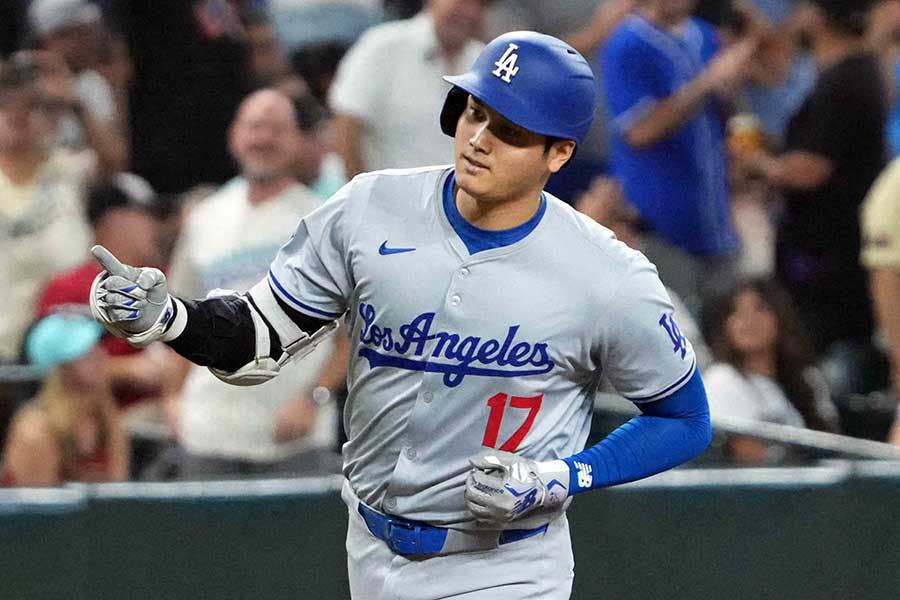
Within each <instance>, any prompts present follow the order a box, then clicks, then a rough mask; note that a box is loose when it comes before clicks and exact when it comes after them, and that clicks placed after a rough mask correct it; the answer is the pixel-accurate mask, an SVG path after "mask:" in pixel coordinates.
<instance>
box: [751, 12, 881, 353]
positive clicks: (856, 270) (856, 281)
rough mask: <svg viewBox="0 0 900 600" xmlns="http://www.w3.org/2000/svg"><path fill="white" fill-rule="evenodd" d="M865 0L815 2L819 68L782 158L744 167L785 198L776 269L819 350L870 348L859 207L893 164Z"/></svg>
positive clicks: (810, 18) (808, 17) (807, 24)
mask: <svg viewBox="0 0 900 600" xmlns="http://www.w3.org/2000/svg"><path fill="white" fill-rule="evenodd" d="M870 4H871V2H869V1H867V0H815V1H812V2H807V3H805V5H804V8H803V11H804V12H803V15H804V24H803V27H804V29H805V31H806V33H807V34H808V35H809V37H810V39H811V41H812V47H813V55H814V57H815V60H816V62H817V64H818V67H819V77H818V81H817V83H816V85H815V87H814V89H813V90H812V92H811V94H810V96H809V97H808V98H807V99H806V101H805V102H804V103H803V105H802V106H801V107H800V109H799V110H798V111H797V112H796V113H795V114H794V116H793V117H792V118H791V120H790V123H789V126H788V130H787V136H786V140H785V145H786V147H785V151H784V153H782V154H780V155H778V156H775V155H772V154H769V153H767V152H765V151H759V152H757V153H755V154H751V155H749V156H748V157H745V159H744V160H745V162H746V163H747V164H746V166H747V167H748V168H749V169H751V170H752V171H755V172H756V173H758V174H760V175H761V176H762V177H763V178H764V179H765V180H766V181H767V182H769V183H770V184H772V185H774V186H775V187H776V188H778V189H779V190H780V191H781V193H782V195H783V196H784V201H785V202H784V210H783V213H782V215H781V219H780V223H779V225H778V230H777V239H776V273H777V275H778V277H779V279H780V280H781V282H782V283H783V284H784V285H785V286H786V287H787V288H788V291H789V292H790V293H791V295H792V296H793V298H794V300H795V301H796V302H797V306H798V310H799V312H800V317H801V318H802V319H803V320H804V323H803V325H804V326H805V328H806V330H807V332H808V333H809V335H810V337H811V340H812V343H813V347H814V348H816V349H817V350H818V351H819V352H822V353H826V352H827V350H828V348H829V347H832V346H834V345H835V344H838V343H839V344H840V347H843V350H841V349H840V348H839V347H838V346H834V347H833V348H832V350H833V351H841V352H844V351H846V349H852V348H857V349H859V348H867V347H868V346H869V343H870V338H871V334H872V330H873V319H872V312H871V307H870V302H869V295H868V284H867V279H866V273H865V270H864V268H863V267H862V266H861V265H860V263H859V255H860V249H861V243H860V219H859V209H860V205H861V204H862V202H863V199H864V198H865V196H866V193H867V192H868V190H869V188H870V187H871V186H872V184H873V183H874V181H875V179H876V178H877V177H878V175H879V173H880V172H881V170H882V169H883V167H884V165H885V161H886V152H885V147H886V143H885V136H884V124H885V119H886V113H887V108H886V100H885V88H884V84H883V79H882V73H881V70H880V65H879V62H878V59H877V58H876V57H875V56H874V55H873V54H872V53H871V52H870V51H869V50H868V49H867V47H866V44H865V41H864V37H863V34H864V29H865V24H866V16H867V9H868V7H869V5H870Z"/></svg>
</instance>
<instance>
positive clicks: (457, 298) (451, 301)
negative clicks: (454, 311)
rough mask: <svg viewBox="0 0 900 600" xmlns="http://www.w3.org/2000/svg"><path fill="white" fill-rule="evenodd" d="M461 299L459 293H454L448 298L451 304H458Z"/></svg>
mask: <svg viewBox="0 0 900 600" xmlns="http://www.w3.org/2000/svg"><path fill="white" fill-rule="evenodd" d="M461 301H462V298H460V297H459V294H456V295H454V296H453V297H451V298H450V305H451V306H459V303H460V302H461Z"/></svg>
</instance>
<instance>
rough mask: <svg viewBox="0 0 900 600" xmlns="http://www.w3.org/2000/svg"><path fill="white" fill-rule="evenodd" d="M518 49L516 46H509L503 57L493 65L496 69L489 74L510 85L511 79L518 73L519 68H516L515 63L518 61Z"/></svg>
mask: <svg viewBox="0 0 900 600" xmlns="http://www.w3.org/2000/svg"><path fill="white" fill-rule="evenodd" d="M518 49H519V46H518V45H516V44H510V45H509V47H507V48H506V52H504V53H503V56H501V57H500V59H499V60H498V61H497V62H495V63H494V65H496V67H497V68H496V69H494V70H493V71H491V74H492V75H494V76H495V77H499V78H500V79H502V80H503V81H505V82H506V83H512V78H513V77H515V76H516V74H517V73H518V72H519V67H517V66H516V63H517V62H518V61H519V55H518V54H517V53H516V50H518Z"/></svg>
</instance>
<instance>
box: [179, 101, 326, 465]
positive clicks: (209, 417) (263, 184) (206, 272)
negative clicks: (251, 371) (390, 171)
mask: <svg viewBox="0 0 900 600" xmlns="http://www.w3.org/2000/svg"><path fill="white" fill-rule="evenodd" d="M299 136H300V130H299V128H298V125H297V117H296V115H295V114H294V108H293V105H292V104H291V101H290V99H289V98H287V97H286V96H284V95H283V94H281V93H279V92H276V91H274V90H262V91H259V92H255V93H254V94H252V95H250V96H249V97H248V98H247V99H246V100H245V101H244V102H243V103H242V104H241V107H240V109H239V110H238V113H237V116H236V117H235V120H234V123H233V124H232V126H231V129H230V131H229V141H230V143H229V148H230V149H231V152H232V153H233V154H234V157H235V159H236V160H237V162H238V163H239V164H240V165H241V173H242V175H241V177H239V178H236V179H234V180H233V181H231V182H229V183H228V184H226V185H225V186H224V187H222V188H221V189H220V190H219V191H218V192H216V193H215V194H213V195H212V196H210V197H209V198H207V199H206V200H204V201H201V202H200V203H199V204H197V205H196V206H195V208H194V209H193V210H192V211H191V213H190V215H189V216H188V218H187V221H186V223H185V226H184V229H183V232H182V237H181V239H180V240H179V243H178V246H177V247H176V250H175V254H174V256H173V260H172V268H171V272H170V278H169V279H170V282H171V286H172V289H173V290H176V291H177V292H178V293H179V294H180V295H181V296H182V297H188V298H190V297H194V298H198V297H203V296H205V295H206V293H207V292H208V291H210V290H214V289H232V290H244V289H249V288H250V287H251V286H252V285H253V284H255V283H256V282H257V281H259V280H260V279H262V278H263V277H264V276H265V274H266V271H267V269H268V267H269V263H270V262H271V260H272V257H273V256H275V254H276V253H277V251H278V248H279V247H280V246H281V244H282V243H283V242H284V240H285V239H287V238H289V237H290V236H291V234H292V233H293V232H294V229H295V228H296V226H297V223H298V221H299V219H300V218H301V217H302V216H304V215H305V214H307V213H309V212H310V211H312V210H313V209H315V208H316V207H318V206H319V204H320V202H319V201H318V200H317V199H316V198H315V197H314V196H313V195H312V194H311V193H310V191H309V190H308V189H307V188H306V187H305V186H304V185H302V184H300V183H298V182H297V180H296V179H295V177H294V172H293V169H294V167H295V151H296V148H297V146H298V144H299V143H300V142H299V139H298V138H299ZM332 347H333V345H332V344H331V343H328V342H326V343H324V344H321V345H320V346H319V347H318V348H317V349H316V351H315V352H314V353H313V354H312V355H311V356H309V357H307V358H305V359H304V361H303V364H302V365H301V364H299V363H292V364H290V365H288V366H286V367H285V368H284V369H282V374H281V376H279V378H278V379H277V380H275V381H271V382H269V383H267V384H266V385H264V386H258V387H236V386H232V385H228V384H226V383H224V382H222V381H220V380H218V379H216V378H215V377H214V376H213V375H212V374H211V373H210V372H209V371H208V370H207V369H205V368H202V367H199V366H195V365H191V364H190V363H188V362H187V361H184V360H181V359H178V360H179V364H180V365H181V366H182V368H183V372H184V373H185V374H186V380H185V383H184V386H183V387H182V388H181V390H180V391H179V393H178V416H179V418H178V437H179V441H180V443H181V445H182V447H183V449H184V451H185V453H186V456H185V458H184V462H183V465H182V477H184V478H187V479H193V478H206V477H222V476H229V475H231V476H239V475H255V474H264V473H265V474H299V473H309V472H321V471H330V472H336V471H337V470H339V464H340V459H339V457H338V456H337V455H336V454H333V453H331V452H330V451H325V450H324V449H323V446H326V445H328V444H330V443H332V442H333V435H334V433H335V430H336V415H335V409H334V403H330V402H328V403H325V404H324V405H322V406H319V405H317V404H316V403H315V402H314V401H313V398H312V395H313V390H314V389H316V388H317V386H324V387H325V388H327V389H322V390H320V393H319V394H318V395H320V396H321V395H322V394H321V393H322V392H324V396H328V390H333V389H335V388H336V387H337V386H338V385H339V382H340V380H341V379H342V378H343V372H339V373H338V374H337V375H333V374H332V375H330V376H329V373H326V372H323V373H320V370H321V369H325V367H327V366H329V365H328V358H329V352H330V350H331V348H332ZM310 360H312V362H309V361H310ZM329 377H330V378H329ZM320 399H321V398H320ZM317 413H318V414H317Z"/></svg>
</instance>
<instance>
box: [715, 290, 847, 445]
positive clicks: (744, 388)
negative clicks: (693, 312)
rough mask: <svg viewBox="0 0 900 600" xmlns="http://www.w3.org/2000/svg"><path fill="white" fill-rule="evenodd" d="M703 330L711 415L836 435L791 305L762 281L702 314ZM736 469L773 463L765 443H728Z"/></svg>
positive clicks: (824, 391) (827, 401) (829, 406)
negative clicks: (711, 359)
mask: <svg viewBox="0 0 900 600" xmlns="http://www.w3.org/2000/svg"><path fill="white" fill-rule="evenodd" d="M703 329H704V332H705V334H706V339H707V340H708V341H709V344H710V347H711V348H712V351H713V356H714V358H715V359H716V361H717V362H716V363H714V364H713V365H711V366H710V367H708V368H707V369H706V370H705V371H704V372H703V380H704V382H705V383H706V389H707V395H708V397H709V406H710V414H711V415H712V418H713V420H714V422H715V419H716V418H718V417H732V418H741V419H748V420H754V421H765V422H769V423H780V424H783V425H792V426H794V427H804V426H805V427H810V428H812V429H818V430H822V431H832V432H834V431H836V430H837V428H838V417H837V410H836V408H835V407H834V405H833V404H832V402H831V398H830V396H829V392H828V386H827V384H826V383H825V380H824V378H823V377H822V375H821V373H820V372H819V371H818V370H817V369H815V368H814V367H813V362H812V355H811V353H810V352H809V347H808V344H807V342H806V339H805V338H804V337H803V335H802V333H801V330H800V328H799V322H798V321H797V319H796V315H795V314H794V311H793V308H792V306H791V304H790V300H789V298H788V297H787V295H786V294H785V292H784V291H783V290H781V289H780V288H778V287H777V286H775V285H774V284H773V283H772V282H771V281H767V280H750V281H746V282H742V283H739V284H737V285H736V286H735V287H734V288H732V289H731V290H729V291H728V292H726V293H725V294H724V295H723V296H722V297H719V298H715V300H714V301H711V302H710V303H709V305H708V307H707V309H706V310H705V311H704V319H703ZM728 445H729V450H730V454H731V455H732V456H733V457H734V458H735V459H737V460H739V461H741V462H761V461H765V460H770V459H774V458H777V457H778V455H777V452H776V451H775V450H772V449H770V448H769V447H768V445H767V444H766V443H765V442H761V441H759V440H754V439H750V438H740V437H735V438H733V439H731V440H729V444H728Z"/></svg>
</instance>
